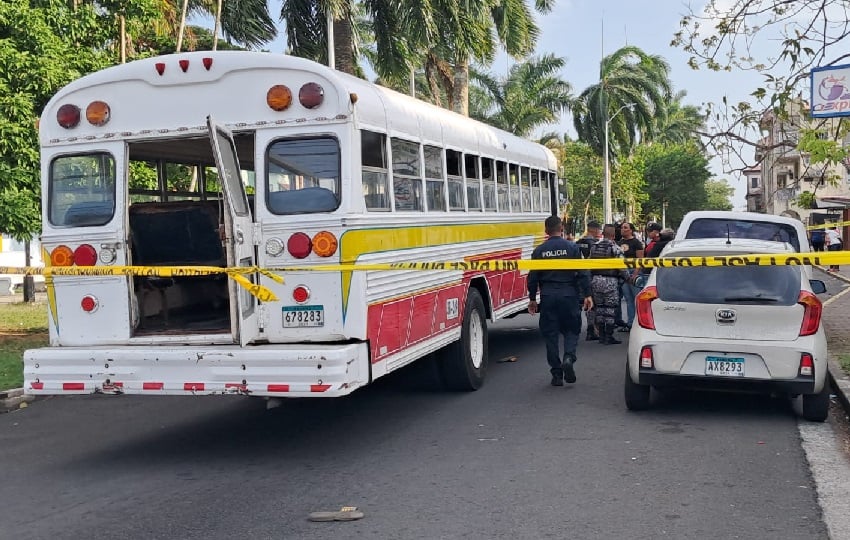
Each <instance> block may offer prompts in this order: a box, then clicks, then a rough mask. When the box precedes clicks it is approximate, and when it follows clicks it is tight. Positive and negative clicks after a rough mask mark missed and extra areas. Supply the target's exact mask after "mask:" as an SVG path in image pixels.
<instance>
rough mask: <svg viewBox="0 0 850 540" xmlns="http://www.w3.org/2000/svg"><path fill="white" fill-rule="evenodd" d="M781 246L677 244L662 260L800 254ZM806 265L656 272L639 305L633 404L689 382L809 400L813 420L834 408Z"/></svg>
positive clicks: (631, 369) (806, 407)
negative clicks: (655, 389)
mask: <svg viewBox="0 0 850 540" xmlns="http://www.w3.org/2000/svg"><path fill="white" fill-rule="evenodd" d="M794 251H795V249H794V248H793V247H792V246H791V245H789V244H787V243H782V242H770V241H763V240H751V239H735V238H732V239H730V240H727V239H725V238H711V239H701V240H674V241H672V242H670V243H669V244H668V245H667V247H666V248H665V249H664V251H663V252H662V256H663V257H668V256H669V257H674V256H675V257H689V256H714V255H740V254H746V253H793V252H794ZM825 291H826V287H825V285H824V283H823V282H822V281H819V280H813V279H811V269H810V267H807V266H714V267H706V266H704V267H692V268H683V267H677V268H656V269H655V270H653V271H652V274H650V276H649V279H648V281H647V284H646V287H645V288H644V289H643V290H642V291H641V292H640V293H639V294H638V295H637V298H636V300H635V311H636V316H635V324H634V325H633V326H632V331H631V334H630V336H629V348H628V357H627V366H626V380H625V398H626V406H627V407H628V408H629V409H631V410H639V409H645V408H647V407H648V406H649V405H650V388H651V387H652V386H656V387H660V386H670V385H682V386H693V387H707V388H716V389H730V390H731V389H734V390H742V389H743V390H752V391H764V392H780V393H785V394H787V395H790V396H797V395H802V412H803V416H804V417H805V418H806V419H807V420H813V421H823V420H825V419H826V416H827V413H828V411H829V385H828V384H827V383H826V372H827V345H826V336H825V334H824V329H823V326H822V325H821V315H822V313H823V308H822V304H821V301H820V299H819V298H818V297H817V296H816V294H818V293H822V292H825Z"/></svg>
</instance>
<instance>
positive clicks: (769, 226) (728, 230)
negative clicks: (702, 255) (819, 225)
mask: <svg viewBox="0 0 850 540" xmlns="http://www.w3.org/2000/svg"><path fill="white" fill-rule="evenodd" d="M727 237H729V238H752V239H753V240H771V241H773V242H787V243H789V244H791V245H792V246H794V249H795V250H796V251H798V252H799V251H800V239H799V238H797V230H796V229H795V228H794V227H792V226H791V225H787V224H784V223H769V222H766V221H747V220H743V219H723V218H704V219H695V220H694V221H693V222H692V223H691V225H690V226H689V227H688V231H687V233H686V234H685V238H727Z"/></svg>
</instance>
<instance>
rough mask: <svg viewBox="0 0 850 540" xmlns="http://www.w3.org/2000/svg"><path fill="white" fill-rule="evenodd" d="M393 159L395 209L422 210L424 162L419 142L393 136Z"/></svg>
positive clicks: (391, 145)
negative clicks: (420, 155)
mask: <svg viewBox="0 0 850 540" xmlns="http://www.w3.org/2000/svg"><path fill="white" fill-rule="evenodd" d="M390 147H391V150H392V159H393V195H394V196H395V209H396V210H399V211H405V210H422V176H421V174H420V172H421V171H422V163H421V159H420V157H419V144H417V143H415V142H411V141H405V140H403V139H396V138H395V137H393V138H392V139H391V140H390Z"/></svg>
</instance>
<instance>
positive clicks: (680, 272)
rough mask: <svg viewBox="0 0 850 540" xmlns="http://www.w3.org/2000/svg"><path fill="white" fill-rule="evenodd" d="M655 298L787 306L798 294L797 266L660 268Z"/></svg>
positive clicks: (794, 300) (656, 281)
mask: <svg viewBox="0 0 850 540" xmlns="http://www.w3.org/2000/svg"><path fill="white" fill-rule="evenodd" d="M657 272H658V274H657V276H656V280H655V286H656V288H657V289H658V297H659V298H661V300H664V301H665V302H690V303H696V304H765V305H777V306H790V305H793V304H795V303H796V302H797V298H798V297H799V295H800V279H801V278H800V269H799V267H796V266H697V267H693V268H682V267H679V268H659V269H658V270H657Z"/></svg>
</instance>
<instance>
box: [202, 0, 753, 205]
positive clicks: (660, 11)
mask: <svg viewBox="0 0 850 540" xmlns="http://www.w3.org/2000/svg"><path fill="white" fill-rule="evenodd" d="M269 2H270V4H269V5H270V9H271V13H272V16H273V17H276V16H277V15H278V14H279V13H280V2H279V0H269ZM728 2H729V0H725V1H724V2H723V3H728ZM704 4H705V0H690V1H689V0H556V2H555V8H554V10H553V11H552V12H551V13H548V14H546V15H544V16H538V24H539V26H540V28H541V35H540V38H539V41H538V43H537V47H536V51H535V54H544V53H553V54H555V55H557V56H560V57H562V58H564V59H566V65H565V67H564V69H563V70H562V72H561V75H562V77H563V79H564V80H566V81H568V82H569V83H570V84H571V85H572V87H573V92H574V93H575V94H579V93H580V92H581V91H582V90H584V89H585V88H586V87H588V86H590V85H591V84H593V83H595V82H596V81H597V80H598V78H599V62H600V59H601V57H602V54H603V50H604V54H606V55H607V54H611V52H613V51H614V50H616V49H618V48H620V47H622V46H624V45H633V46H637V47H640V48H641V49H643V50H644V51H645V52H646V53H648V54H656V55H660V56H662V57H664V58H665V59H667V61H668V63H669V64H670V70H671V73H670V75H671V79H672V82H673V85H674V90H675V91H679V90H684V91H685V92H687V95H686V97H685V99H684V100H683V101H684V103H685V104H688V105H697V106H700V105H702V104H704V103H707V102H713V103H719V102H720V101H721V99H722V97H723V96H724V95H726V96H727V98H728V100H729V101H730V102H731V103H737V102H738V101H743V100H747V99H748V97H749V94H750V92H752V91H753V90H754V89H755V88H757V87H758V86H759V82H760V81H761V78H760V77H759V76H758V75H755V74H753V73H750V72H741V71H738V72H731V73H729V72H712V71H708V70H705V69H701V70H693V69H691V68H690V67H689V66H688V65H687V61H688V58H689V55H688V54H686V53H685V52H684V51H682V50H681V49H680V48H674V47H672V46H671V45H670V42H671V41H672V39H673V34H674V33H675V32H676V31H677V30H678V29H679V23H680V21H681V19H682V16H683V15H685V14H687V13H689V12H690V10H689V8H688V6H689V5H692V6H693V8H694V11H697V10H699V9H701V8H702V6H703V5H704ZM195 24H201V25H203V26H210V27H211V26H212V25H211V24H209V25H208V24H206V22H205V21H203V22H201V21H198V22H195ZM266 48H267V49H268V50H270V51H272V52H283V51H284V50H285V48H286V40H285V37H284V36H283V30H282V28H281V36H280V37H279V38H278V39H277V40H275V41H274V42H273V43H271V44H269V45H268V46H267V47H266ZM512 62H513V61H512V60H511V59H509V58H508V57H507V56H506V55H504V54H501V55H499V57H497V59H496V61H495V62H494V64H493V65H492V66H491V67H490V68H489V69H490V71H491V72H492V73H494V74H497V75H498V74H502V75H504V74H505V73H506V72H507V70H508V69H509V67H510V65H511V63H512ZM539 131H540V133H546V132H552V131H555V132H565V133H570V134H571V135H574V130H573V128H572V117H571V116H570V115H569V113H566V114H564V115H563V116H562V119H561V122H559V123H558V124H556V125H550V126H545V127H543V128H541V129H540V130H539ZM745 152H746V155H747V157H748V158H750V159H752V156H751V154H752V152H751V151H750V150H746V151H745ZM710 169H711V173H712V175H713V176H714V177H716V178H724V179H726V180H727V181H728V182H729V184H730V185H731V186H732V187H734V188H735V195H734V197H733V200H732V203H733V205H734V207H735V208H736V209H744V208H746V199H745V195H746V183H745V181H744V179H743V178H742V177H741V175H740V174H739V173H737V172H731V173H729V172H725V171H724V170H723V164H722V163H721V162H720V160H719V159H713V160H712V161H711V163H710Z"/></svg>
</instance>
